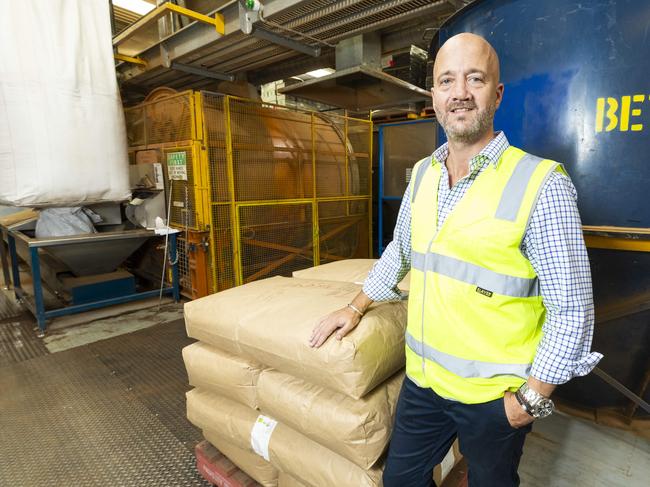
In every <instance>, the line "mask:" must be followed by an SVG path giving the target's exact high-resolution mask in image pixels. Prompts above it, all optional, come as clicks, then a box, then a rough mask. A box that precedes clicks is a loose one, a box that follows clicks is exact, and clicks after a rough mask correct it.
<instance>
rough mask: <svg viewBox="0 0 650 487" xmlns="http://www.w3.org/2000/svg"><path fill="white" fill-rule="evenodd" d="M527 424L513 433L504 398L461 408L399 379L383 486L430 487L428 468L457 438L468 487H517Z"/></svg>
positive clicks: (453, 402) (437, 460) (431, 473)
mask: <svg viewBox="0 0 650 487" xmlns="http://www.w3.org/2000/svg"><path fill="white" fill-rule="evenodd" d="M531 428H532V425H531V424H529V425H527V426H525V427H523V428H513V427H512V426H510V423H509V422H508V418H507V417H506V411H505V408H504V402H503V398H501V399H497V400H495V401H490V402H486V403H482V404H462V403H459V402H456V401H450V400H448V399H444V398H442V397H440V396H438V395H437V394H436V393H435V392H433V390H431V389H429V388H421V387H418V386H417V385H416V384H414V383H413V382H412V381H411V380H410V379H409V378H408V377H407V378H406V379H404V384H403V385H402V391H401V392H400V396H399V400H398V402H397V411H396V414H395V426H394V427H393V435H392V437H391V440H390V446H389V448H388V458H387V459H386V466H385V469H384V487H431V486H435V483H434V482H433V480H432V476H433V467H435V466H436V465H437V464H439V463H440V462H441V461H442V459H443V458H444V456H445V455H446V453H447V451H449V448H450V447H451V444H452V443H453V442H454V439H455V438H456V437H458V440H459V444H460V451H461V453H462V454H463V456H464V457H465V460H466V461H467V465H468V468H469V485H470V487H479V486H480V487H492V486H495V487H496V486H498V487H508V486H516V485H519V475H518V474H517V468H518V467H519V459H520V458H521V454H522V450H523V446H524V440H525V439H526V434H527V433H528V432H529V431H530V430H531Z"/></svg>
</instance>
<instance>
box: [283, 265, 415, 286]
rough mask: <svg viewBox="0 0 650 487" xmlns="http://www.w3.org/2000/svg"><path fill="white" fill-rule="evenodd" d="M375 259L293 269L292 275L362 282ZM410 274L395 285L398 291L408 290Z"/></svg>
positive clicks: (325, 279) (324, 279)
mask: <svg viewBox="0 0 650 487" xmlns="http://www.w3.org/2000/svg"><path fill="white" fill-rule="evenodd" d="M375 262H377V259H346V260H337V261H335V262H329V263H327V264H322V265H317V266H316V267H308V268H307V269H301V270H299V271H293V274H292V275H293V277H296V278H299V279H321V280H323V281H341V282H353V283H355V284H363V283H364V282H365V280H366V277H368V273H369V272H370V270H371V269H372V266H373V265H375ZM410 280H411V274H410V273H408V274H406V276H405V277H404V279H402V281H401V282H400V283H399V284H398V285H397V287H398V288H399V289H400V291H408V290H409V283H410Z"/></svg>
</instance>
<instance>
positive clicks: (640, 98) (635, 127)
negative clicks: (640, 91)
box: [630, 95, 645, 132]
mask: <svg viewBox="0 0 650 487" xmlns="http://www.w3.org/2000/svg"><path fill="white" fill-rule="evenodd" d="M632 101H633V102H634V103H643V102H644V101H645V95H634V96H632ZM640 115H641V109H640V108H633V109H632V116H633V117H638V116H640ZM630 128H631V129H632V132H640V131H642V130H643V124H642V123H633V124H632V125H631V126H630Z"/></svg>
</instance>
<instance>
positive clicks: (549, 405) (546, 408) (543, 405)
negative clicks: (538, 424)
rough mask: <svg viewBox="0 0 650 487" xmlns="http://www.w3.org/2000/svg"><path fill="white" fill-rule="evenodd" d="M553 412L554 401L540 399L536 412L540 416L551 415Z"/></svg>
mask: <svg viewBox="0 0 650 487" xmlns="http://www.w3.org/2000/svg"><path fill="white" fill-rule="evenodd" d="M552 412H553V401H551V400H550V399H546V400H544V401H540V402H539V404H537V406H536V407H535V413H537V414H536V416H537V417H538V418H545V417H546V416H550V415H551V413H552Z"/></svg>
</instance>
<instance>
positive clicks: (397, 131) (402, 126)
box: [377, 118, 437, 255]
mask: <svg viewBox="0 0 650 487" xmlns="http://www.w3.org/2000/svg"><path fill="white" fill-rule="evenodd" d="M436 126H437V124H436V121H435V119H432V118H423V119H419V120H409V121H407V122H395V123H386V124H381V125H378V126H377V132H378V145H379V189H378V196H377V201H378V204H377V254H378V255H381V254H382V253H383V252H384V248H385V247H386V245H387V244H388V243H389V242H390V241H391V240H392V236H393V227H394V225H395V218H396V217H397V211H398V210H399V206H400V203H401V201H402V196H403V194H404V191H406V186H407V185H408V182H409V179H410V174H411V169H412V168H413V166H414V165H415V163H416V162H418V161H419V160H420V159H422V158H423V157H426V156H428V155H430V154H431V153H432V152H433V151H434V149H435V148H436V140H437V138H436ZM387 213H389V214H387Z"/></svg>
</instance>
